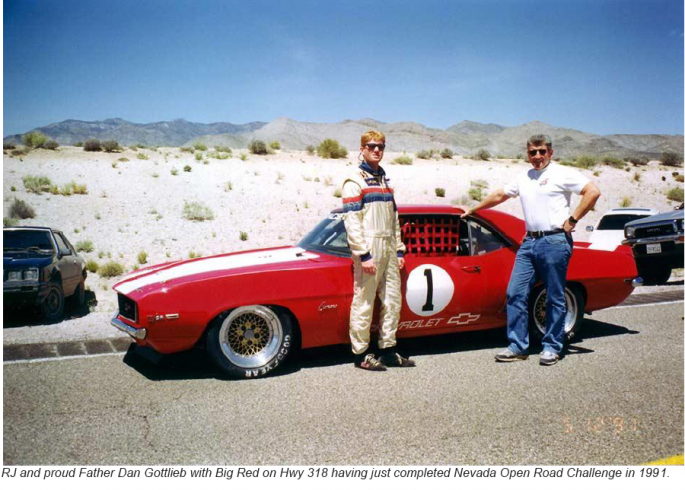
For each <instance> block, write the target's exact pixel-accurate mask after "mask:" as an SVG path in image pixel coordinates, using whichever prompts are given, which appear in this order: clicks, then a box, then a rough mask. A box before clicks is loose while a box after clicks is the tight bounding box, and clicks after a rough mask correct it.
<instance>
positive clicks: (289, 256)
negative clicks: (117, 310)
mask: <svg viewBox="0 0 685 490" xmlns="http://www.w3.org/2000/svg"><path fill="white" fill-rule="evenodd" d="M318 257H319V256H318V255H316V254H313V253H311V252H307V251H306V250H304V249H302V248H299V247H283V248H272V249H263V250H251V251H247V252H238V253H233V254H225V255H216V256H213V257H202V258H199V259H191V260H184V261H179V262H171V263H166V264H161V265H157V266H152V267H147V268H145V269H141V270H139V271H136V272H134V273H132V274H129V275H128V276H126V277H125V278H124V280H123V281H120V282H118V283H117V284H115V285H114V287H113V289H114V290H115V291H117V292H119V293H121V294H128V293H130V292H131V291H134V290H136V289H141V288H143V287H145V286H149V285H153V284H161V283H167V282H168V281H171V280H174V279H186V278H191V277H199V276H207V277H209V276H213V275H216V273H226V272H229V273H232V274H237V273H240V272H242V271H244V270H246V269H248V268H254V267H262V268H263V270H265V271H266V270H273V269H277V268H278V266H279V265H281V264H286V263H293V262H298V261H307V260H310V259H316V258H318Z"/></svg>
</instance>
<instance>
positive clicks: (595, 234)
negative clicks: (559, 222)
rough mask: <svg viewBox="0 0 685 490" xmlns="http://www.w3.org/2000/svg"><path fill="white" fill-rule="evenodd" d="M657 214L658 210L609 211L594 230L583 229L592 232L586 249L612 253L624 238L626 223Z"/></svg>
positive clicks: (589, 227)
mask: <svg viewBox="0 0 685 490" xmlns="http://www.w3.org/2000/svg"><path fill="white" fill-rule="evenodd" d="M658 213H659V211H658V210H656V209H652V208H615V209H611V210H609V211H607V212H606V213H604V214H603V215H602V217H601V218H600V219H599V222H598V223H597V227H596V228H595V227H594V226H588V227H586V228H585V230H586V231H591V232H592V234H591V235H590V238H589V239H588V242H590V246H589V247H588V248H591V249H594V250H609V251H612V252H613V251H614V250H616V247H618V246H619V245H620V244H621V241H622V240H624V238H625V236H624V234H623V227H624V226H625V224H626V223H628V222H630V221H634V220H636V219H640V218H646V217H647V216H652V215H655V214H658Z"/></svg>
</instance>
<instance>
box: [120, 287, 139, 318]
mask: <svg viewBox="0 0 685 490" xmlns="http://www.w3.org/2000/svg"><path fill="white" fill-rule="evenodd" d="M119 314H120V315H121V316H123V317H124V318H126V319H128V320H131V321H132V322H136V323H137V322H138V305H136V302H135V301H133V300H132V299H131V298H127V297H126V296H124V295H123V294H119Z"/></svg>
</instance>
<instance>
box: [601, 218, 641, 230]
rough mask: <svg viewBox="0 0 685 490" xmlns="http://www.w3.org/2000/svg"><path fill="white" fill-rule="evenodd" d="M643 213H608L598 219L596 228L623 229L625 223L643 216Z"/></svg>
mask: <svg viewBox="0 0 685 490" xmlns="http://www.w3.org/2000/svg"><path fill="white" fill-rule="evenodd" d="M644 217H645V215H644V214H610V215H608V216H604V217H603V218H602V219H601V220H599V224H598V225H597V229H598V230H623V227H624V226H625V224H626V223H628V222H630V221H634V220H636V219H640V218H644Z"/></svg>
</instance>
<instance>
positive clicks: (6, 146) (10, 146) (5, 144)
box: [2, 141, 17, 150]
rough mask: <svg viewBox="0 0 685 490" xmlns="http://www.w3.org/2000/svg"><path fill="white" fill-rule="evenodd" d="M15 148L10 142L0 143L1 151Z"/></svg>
mask: <svg viewBox="0 0 685 490" xmlns="http://www.w3.org/2000/svg"><path fill="white" fill-rule="evenodd" d="M16 147H17V145H15V144H14V143H12V142H11V141H3V142H2V149H3V150H14V149H15V148H16Z"/></svg>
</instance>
